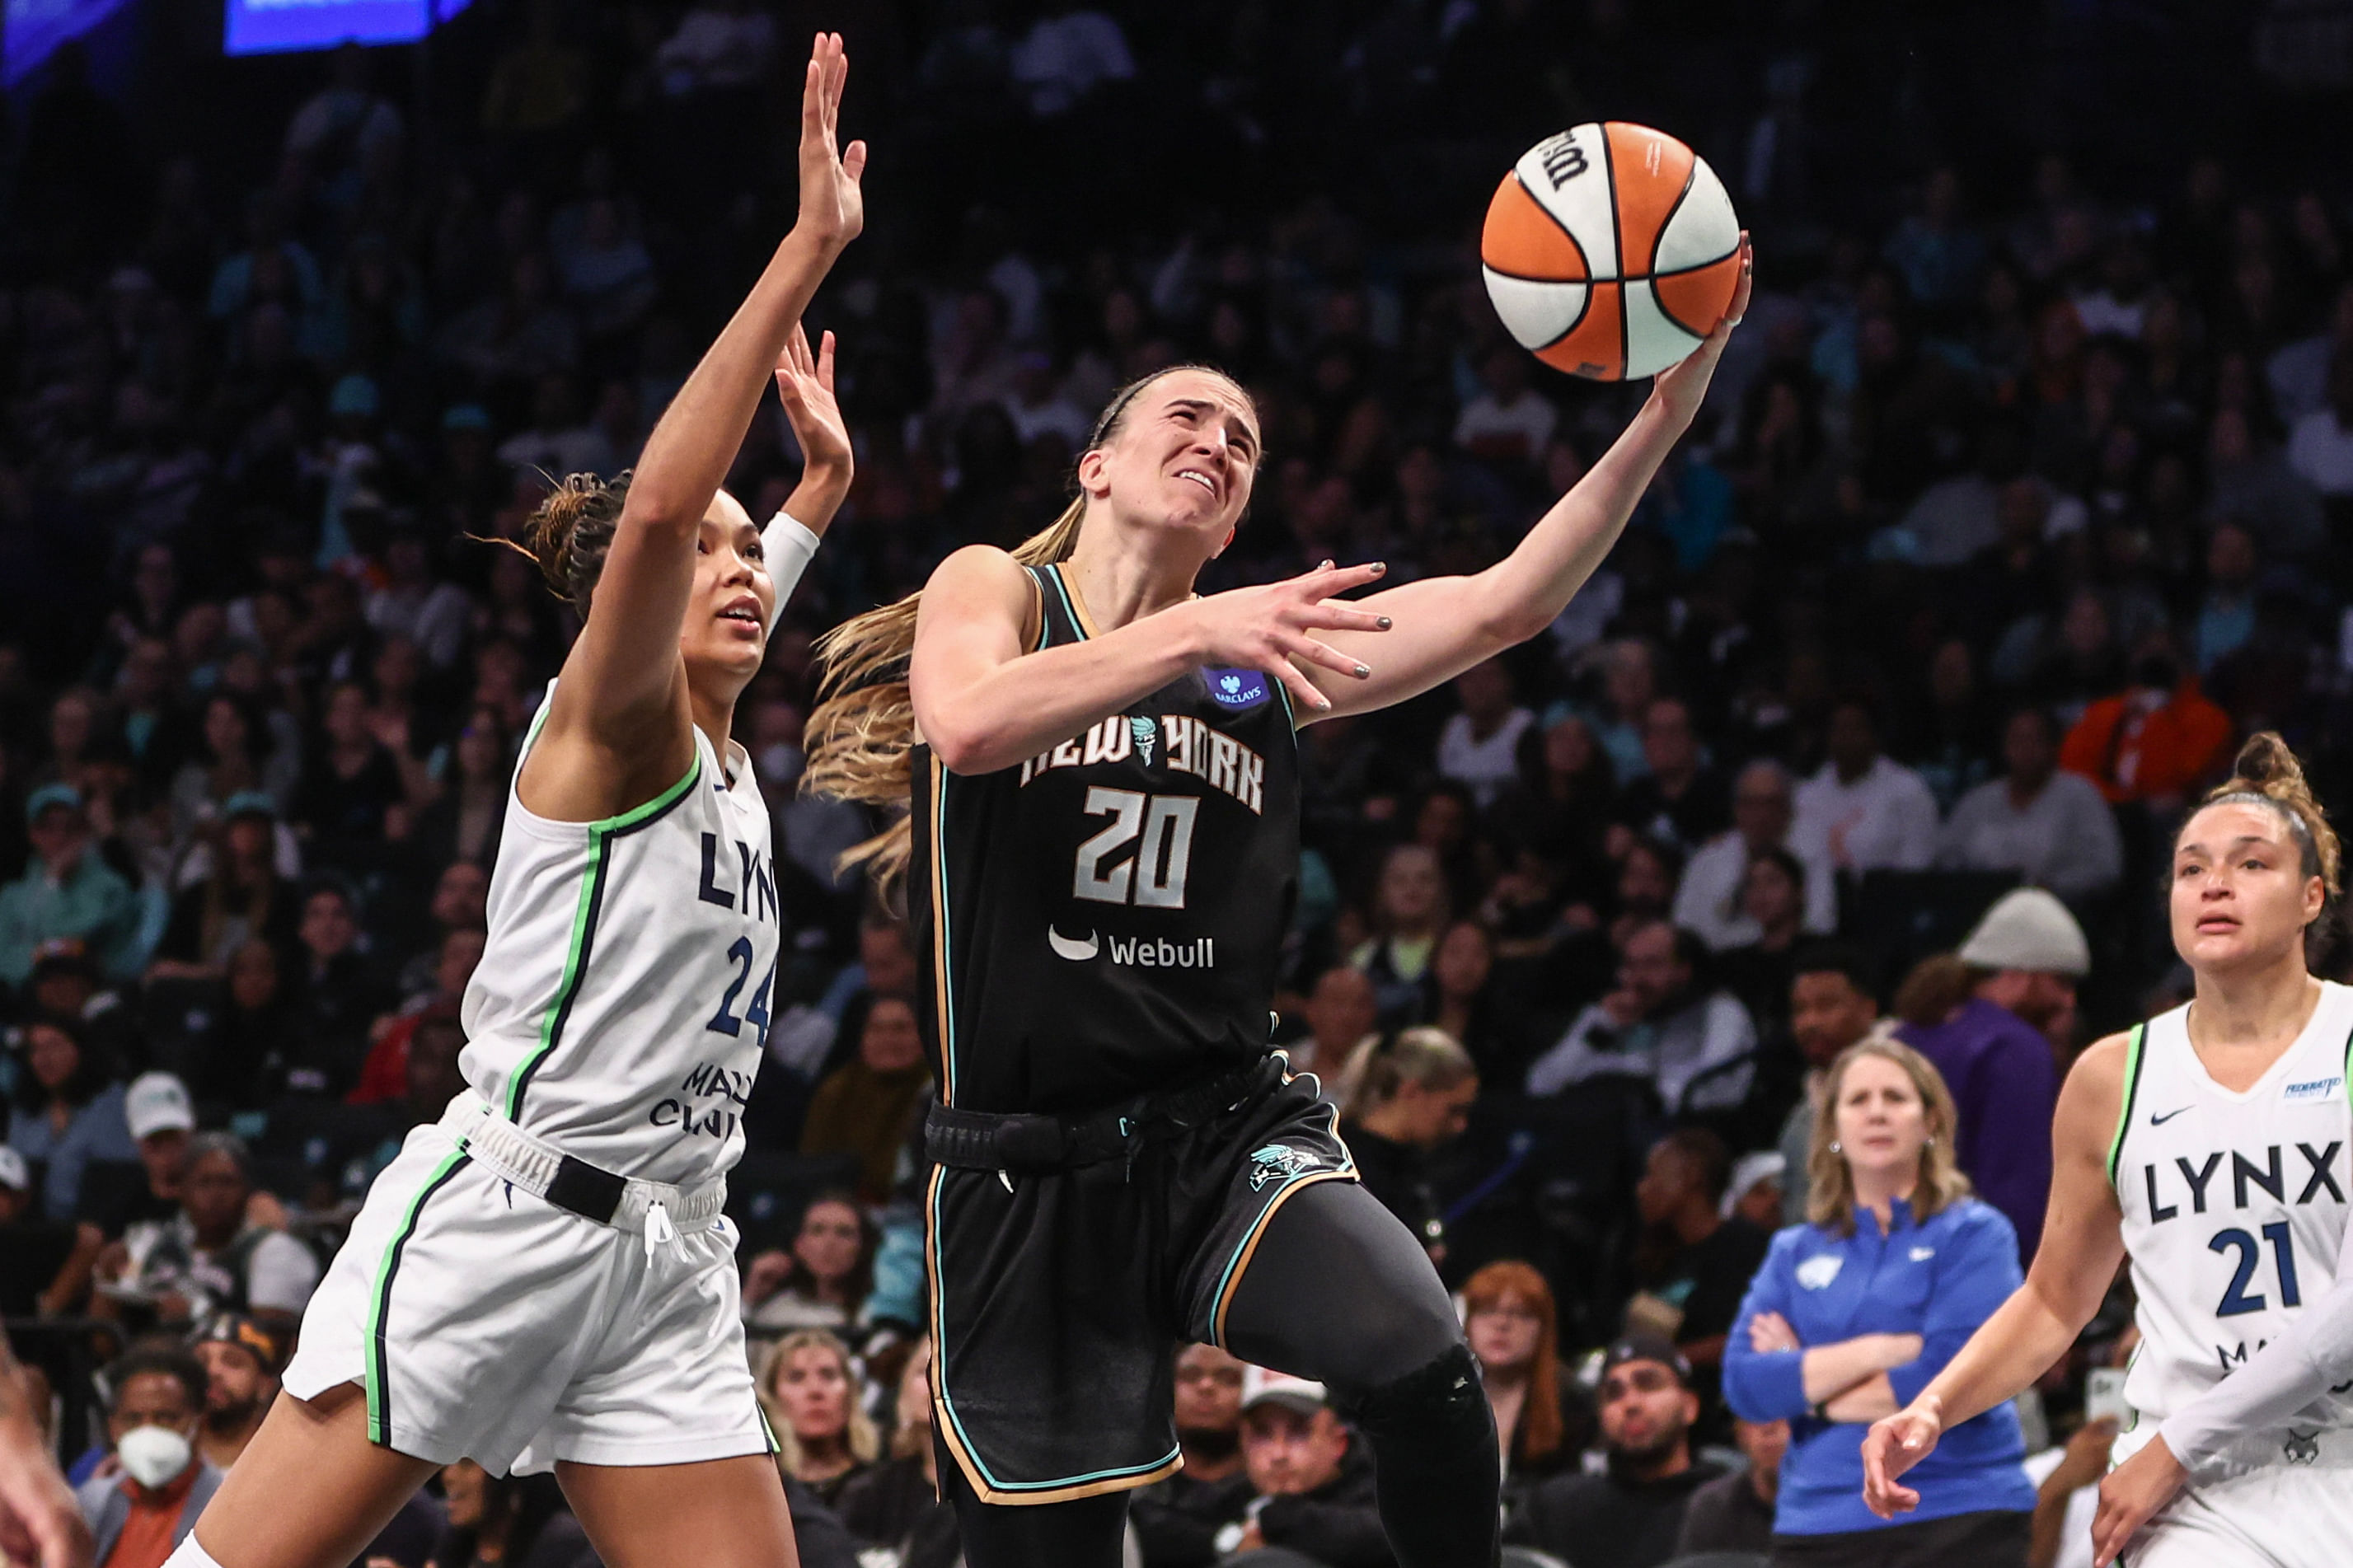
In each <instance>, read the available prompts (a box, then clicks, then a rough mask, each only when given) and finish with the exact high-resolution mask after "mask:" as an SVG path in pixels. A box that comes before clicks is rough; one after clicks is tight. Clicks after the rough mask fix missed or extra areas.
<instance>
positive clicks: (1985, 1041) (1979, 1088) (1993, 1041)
mask: <svg viewBox="0 0 2353 1568" xmlns="http://www.w3.org/2000/svg"><path fill="white" fill-rule="evenodd" d="M1895 1037H1896V1038H1897V1039H1899V1040H1902V1041H1903V1042H1904V1043H1905V1045H1907V1046H1910V1047H1912V1048H1913V1049H1914V1050H1916V1051H1918V1052H1919V1053H1920V1054H1921V1055H1922V1056H1924V1057H1926V1058H1928V1059H1929V1060H1930V1061H1932V1062H1934V1063H1936V1070H1937V1071H1938V1072H1940V1073H1942V1074H1944V1075H1945V1083H1946V1086H1947V1088H1949V1089H1951V1090H1952V1091H1953V1103H1954V1104H1955V1105H1956V1106H1957V1108H1958V1109H1959V1110H1960V1117H1961V1125H1960V1135H1959V1140H1958V1142H1959V1147H1958V1148H1957V1149H1956V1150H1954V1153H1955V1154H1956V1155H1957V1156H1958V1158H1959V1160H1960V1164H1961V1169H1962V1170H1963V1171H1964V1172H1965V1173H1968V1178H1969V1180H1970V1181H1972V1182H1974V1183H1976V1184H1977V1189H1978V1196H1979V1197H1981V1198H1983V1199H1984V1200H1985V1201H1986V1202H1987V1203H1989V1204H1991V1205H1993V1206H1994V1207H1996V1208H1998V1209H2000V1211H2001V1212H2002V1213H2003V1214H2004V1215H2007V1216H2009V1219H2010V1225H2011V1226H2012V1227H2013V1228H2014V1229H2015V1230H2016V1231H2017V1232H2018V1259H2019V1262H2020V1264H2021V1266H2023V1265H2025V1264H2028V1263H2031V1262H2032V1261H2033V1260H2034V1248H2035V1246H2036V1244H2037V1243H2038V1242H2040V1241H2041V1240H2042V1207H2043V1205H2044V1204H2045V1203H2047V1202H2048V1201H2049V1200H2050V1197H2051V1117H2052V1111H2053V1110H2056V1109H2057V1107H2058V1103H2059V1067H2058V1063H2057V1062H2056V1061H2055V1060H2054V1059H2053V1058H2052V1054H2051V1042H2050V1041H2049V1040H2047V1039H2045V1038H2043V1037H2042V1031H2041V1030H2039V1029H2036V1028H2035V1027H2034V1026H2032V1025H2031V1024H2029V1023H2028V1022H2027V1021H2026V1020H2025V1019H2023V1018H2021V1017H2020V1016H2018V1015H2017V1014H2015V1013H2013V1012H2011V1011H2010V1009H2009V1008H2007V1007H1997V1006H1995V1005H1993V1004H1992V1003H1990V1002H1988V1001H1986V1000H1984V999H1983V998H1981V997H1975V996H1972V997H1971V998H1969V1000H1968V1002H1966V1003H1965V1004H1963V1005H1962V1007H1961V1010H1960V1011H1959V1012H1957V1013H1956V1014H1954V1015H1953V1016H1952V1017H1951V1018H1949V1019H1947V1021H1945V1022H1944V1023H1942V1024H1938V1025H1936V1026H1935V1027H1934V1028H1926V1029H1924V1028H1920V1027H1918V1026H1915V1025H1911V1024H1905V1025H1904V1026H1902V1027H1900V1028H1898V1029H1897V1030H1896V1031H1895Z"/></svg>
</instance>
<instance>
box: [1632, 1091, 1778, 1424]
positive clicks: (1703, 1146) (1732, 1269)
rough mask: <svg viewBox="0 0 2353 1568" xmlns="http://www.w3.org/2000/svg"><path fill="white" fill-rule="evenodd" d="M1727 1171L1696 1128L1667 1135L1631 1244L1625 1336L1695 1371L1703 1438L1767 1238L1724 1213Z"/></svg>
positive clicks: (1717, 1411) (1648, 1171)
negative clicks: (1646, 1339) (1646, 1341)
mask: <svg viewBox="0 0 2353 1568" xmlns="http://www.w3.org/2000/svg"><path fill="white" fill-rule="evenodd" d="M1731 1169H1732V1154H1731V1152H1730V1151H1728V1150H1727V1149H1725V1146H1724V1140H1722V1139H1721V1138H1718V1137H1717V1136H1716V1135H1715V1133H1713V1132H1710V1131H1707V1130H1706V1129H1704V1128H1700V1127H1685V1128H1682V1129H1679V1130H1677V1131H1673V1132H1670V1133H1668V1134H1667V1135H1666V1136H1665V1137H1664V1138H1662V1139H1660V1140H1659V1141H1658V1142H1656V1143H1654V1144H1652V1145H1651V1153H1650V1158H1649V1160H1648V1161H1646V1162H1645V1163H1644V1165H1643V1170H1642V1179H1641V1181H1640V1182H1638V1183H1637V1184H1635V1187H1634V1209H1635V1213H1636V1214H1637V1215H1639V1216H1640V1218H1641V1222H1642V1234H1641V1238H1640V1239H1639V1240H1638V1241H1637V1242H1636V1243H1635V1247H1634V1286H1635V1291H1634V1296H1633V1299H1632V1300H1630V1301H1628V1302H1627V1303H1626V1328H1627V1331H1629V1332H1647V1333H1653V1334H1657V1335H1659V1336H1660V1337H1661V1338H1662V1339H1665V1340H1668V1341H1670V1342H1672V1343H1673V1345H1674V1347H1675V1349H1676V1351H1677V1352H1680V1353H1681V1354H1682V1356H1683V1360H1684V1361H1685V1362H1686V1363H1689V1365H1690V1366H1691V1368H1692V1376H1691V1379H1690V1381H1691V1386H1692V1391H1693V1392H1694V1394H1698V1395H1699V1396H1700V1429H1701V1432H1702V1435H1703V1436H1713V1435H1714V1434H1715V1433H1716V1432H1718V1431H1719V1430H1722V1428H1723V1423H1722V1420H1721V1406H1720V1405H1719V1404H1718V1402H1717V1401H1718V1389H1719V1386H1720V1378H1719V1375H1718V1374H1719V1371H1720V1369H1721V1368H1722V1367H1723V1365H1724V1342H1725V1336H1726V1335H1728V1334H1729V1333H1730V1332H1731V1331H1732V1320H1733V1315H1734V1314H1735V1313H1736V1312H1737V1311H1739V1310H1740V1298H1741V1296H1742V1295H1743V1294H1745V1293H1746V1290H1747V1289H1748V1281H1749V1279H1750V1277H1751V1276H1753V1275H1754V1274H1755V1273H1756V1272H1757V1265H1758V1264H1759V1263H1762V1262H1764V1261H1765V1253H1766V1249H1767V1247H1770V1246H1771V1245H1772V1235H1771V1233H1770V1232H1768V1231H1764V1230H1760V1229H1758V1228H1757V1226H1753V1225H1751V1224H1749V1223H1748V1222H1747V1221H1746V1220H1745V1219H1731V1218H1726V1217H1725V1215H1724V1213H1723V1210H1722V1205H1723V1201H1724V1193H1725V1184H1726V1182H1727V1179H1728V1178H1729V1176H1730V1173H1731Z"/></svg>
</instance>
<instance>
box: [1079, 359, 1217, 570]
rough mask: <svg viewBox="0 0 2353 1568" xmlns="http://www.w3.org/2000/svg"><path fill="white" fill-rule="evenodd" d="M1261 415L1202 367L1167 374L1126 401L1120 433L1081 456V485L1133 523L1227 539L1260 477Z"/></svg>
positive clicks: (1215, 540) (1215, 541)
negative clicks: (1137, 521) (1154, 523)
mask: <svg viewBox="0 0 2353 1568" xmlns="http://www.w3.org/2000/svg"><path fill="white" fill-rule="evenodd" d="M1259 452H1260V438H1259V428H1258V416H1257V414H1256V413H1255V412H1254V411H1253V410H1252V409H1251V407H1250V400H1249V399H1248V398H1247V397H1246V396H1244V395H1243V394H1242V392H1241V389H1240V388H1239V387H1237V386H1236V385H1235V384H1233V383H1232V382H1230V381H1228V380H1227V379H1226V378H1225V377H1224V376H1221V375H1217V374H1211V373H1209V372H1207V371H1191V370H1180V371H1172V372H1170V373H1169V374H1166V375H1164V376H1162V377H1160V378H1159V379H1158V380H1157V381H1155V382H1153V383H1151V384H1149V385H1147V386H1145V388H1144V389H1143V390H1142V391H1140V392H1138V393H1137V394H1136V395H1134V398H1132V399H1130V400H1129V403H1128V405H1127V408H1126V410H1125V412H1124V414H1123V415H1122V416H1121V418H1120V426H1119V429H1118V431H1117V432H1116V433H1115V434H1114V435H1113V437H1111V439H1110V440H1108V441H1106V442H1105V443H1104V444H1103V446H1102V447H1098V448H1097V449H1096V450H1094V451H1092V452H1090V453H1088V454H1087V455H1086V456H1085V457H1084V458H1081V459H1080V463H1079V482H1080V483H1081V484H1082V486H1084V487H1085V489H1086V490H1087V492H1088V494H1089V495H1091V496H1093V497H1095V498H1096V499H1098V500H1110V501H1111V502H1112V503H1113V505H1115V506H1117V507H1119V508H1120V509H1121V510H1123V511H1124V513H1126V514H1127V515H1128V516H1130V517H1132V518H1135V519H1138V520H1148V521H1157V522H1160V523H1163V524H1165V525H1167V526H1170V527H1177V528H1186V529H1190V530H1198V531H1200V532H1203V533H1207V534H1212V535H1214V536H1215V539H1214V540H1213V543H1216V544H1218V545H1219V547H1222V542H1223V540H1224V538H1225V536H1226V535H1227V534H1228V533H1229V532H1230V531H1232V530H1233V529H1234V527H1235V525H1236V524H1237V523H1239V522H1240V520H1241V515H1242V509H1243V508H1245V507H1247V506H1248V505H1249V504H1250V486H1251V484H1252V482H1253V481H1254V480H1255V479H1256V478H1257V473H1258V460H1259Z"/></svg>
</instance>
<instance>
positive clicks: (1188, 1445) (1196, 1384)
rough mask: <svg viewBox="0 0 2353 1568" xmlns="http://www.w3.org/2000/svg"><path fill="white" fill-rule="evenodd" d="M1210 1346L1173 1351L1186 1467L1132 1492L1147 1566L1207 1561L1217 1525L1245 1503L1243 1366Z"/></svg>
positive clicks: (1176, 1567)
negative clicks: (1166, 1477)
mask: <svg viewBox="0 0 2353 1568" xmlns="http://www.w3.org/2000/svg"><path fill="white" fill-rule="evenodd" d="M1245 1370H1246V1369H1245V1368H1244V1367H1243V1365H1242V1363H1240V1362H1239V1361H1237V1360H1235V1359H1234V1358H1233V1357H1232V1356H1231V1355H1229V1354H1228V1353H1227V1352H1224V1351H1222V1350H1219V1348H1218V1347H1217V1346H1215V1345H1187V1346H1186V1347H1185V1348H1184V1349H1183V1350H1182V1351H1180V1352H1177V1356H1176V1442H1177V1445H1178V1447H1181V1448H1182V1449H1183V1450H1184V1454H1185V1468H1183V1469H1181V1470H1179V1471H1177V1472H1176V1474H1175V1475H1173V1476H1170V1477H1169V1478H1168V1479H1166V1480H1164V1481H1155V1482H1154V1483H1153V1484H1152V1485H1151V1486H1148V1487H1146V1488H1145V1489H1143V1490H1142V1491H1140V1492H1138V1493H1136V1494H1135V1500H1134V1503H1132V1504H1131V1505H1130V1506H1129V1514H1128V1516H1129V1517H1130V1518H1131V1519H1133V1520H1134V1521H1135V1536H1136V1541H1137V1543H1138V1544H1139V1545H1140V1546H1141V1547H1142V1548H1143V1551H1144V1562H1145V1568H1207V1565H1208V1564H1209V1563H1214V1562H1216V1561H1217V1558H1218V1545H1217V1538H1218V1531H1219V1527H1220V1526H1222V1525H1224V1524H1225V1523H1226V1522H1227V1521H1230V1520H1234V1519H1238V1518H1240V1516H1241V1512H1242V1510H1243V1508H1244V1507H1245V1506H1246V1505H1247V1504H1248V1503H1249V1502H1250V1496H1251V1491H1250V1477H1249V1475H1248V1473H1247V1472H1245V1471H1244V1469H1243V1468H1242V1432H1241V1426H1242V1373H1243V1372H1244V1371H1245Z"/></svg>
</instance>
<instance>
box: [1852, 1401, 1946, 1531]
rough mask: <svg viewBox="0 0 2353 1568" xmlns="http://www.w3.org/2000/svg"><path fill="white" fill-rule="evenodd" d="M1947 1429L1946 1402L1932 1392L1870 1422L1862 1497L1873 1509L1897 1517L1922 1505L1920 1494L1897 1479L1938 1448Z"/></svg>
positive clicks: (1865, 1438)
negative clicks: (1905, 1406) (1898, 1482)
mask: <svg viewBox="0 0 2353 1568" xmlns="http://www.w3.org/2000/svg"><path fill="white" fill-rule="evenodd" d="M1944 1430H1945V1411H1944V1405H1943V1402H1942V1401H1940V1400H1938V1399H1937V1398H1936V1395H1934V1394H1922V1395H1921V1396H1920V1397H1919V1398H1918V1399H1916V1400H1914V1401H1913V1402H1912V1404H1911V1405H1909V1406H1908V1407H1907V1408H1905V1409H1903V1410H1899V1411H1897V1412H1896V1413H1895V1414H1894V1415H1884V1416H1882V1417H1881V1418H1880V1419H1878V1420H1876V1421H1874V1422H1873V1423H1872V1424H1871V1430H1870V1431H1869V1432H1868V1433H1866V1434H1865V1435H1864V1436H1863V1439H1862V1500H1863V1503H1864V1505H1865V1506H1866V1507H1868V1508H1869V1509H1870V1510H1871V1511H1872V1512H1873V1513H1875V1514H1877V1515H1878V1516H1879V1517H1880V1518H1882V1519H1894V1517H1895V1516H1896V1515H1897V1514H1899V1513H1909V1512H1911V1511H1912V1510H1914V1509H1915V1508H1918V1507H1919V1506H1920V1494H1919V1493H1918V1492H1916V1491H1914V1490H1913V1489H1911V1488H1910V1487H1907V1486H1901V1485H1898V1484H1897V1478H1899V1477H1901V1476H1902V1475H1903V1474H1904V1472H1905V1471H1906V1470H1908V1469H1910V1468H1912V1467H1913V1466H1915V1465H1916V1464H1918V1463H1919V1462H1920V1461H1921V1460H1923V1459H1925V1458H1927V1457H1928V1456H1929V1455H1930V1454H1933V1453H1935V1452H1936V1439H1937V1438H1938V1437H1940V1436H1943V1435H1944Z"/></svg>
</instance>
